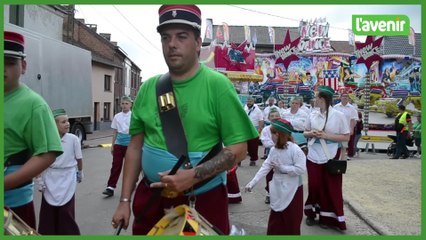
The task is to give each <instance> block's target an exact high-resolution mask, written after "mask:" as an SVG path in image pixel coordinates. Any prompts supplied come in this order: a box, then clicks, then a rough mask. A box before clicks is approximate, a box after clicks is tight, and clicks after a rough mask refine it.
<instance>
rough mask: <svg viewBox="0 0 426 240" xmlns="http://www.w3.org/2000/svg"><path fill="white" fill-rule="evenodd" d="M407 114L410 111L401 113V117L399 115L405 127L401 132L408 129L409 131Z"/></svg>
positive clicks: (400, 121)
mask: <svg viewBox="0 0 426 240" xmlns="http://www.w3.org/2000/svg"><path fill="white" fill-rule="evenodd" d="M407 114H408V112H403V113H401V114H400V115H401V117H399V123H400V124H402V125H404V127H403V128H402V129H401V132H403V131H405V130H407V131H408V126H407Z"/></svg>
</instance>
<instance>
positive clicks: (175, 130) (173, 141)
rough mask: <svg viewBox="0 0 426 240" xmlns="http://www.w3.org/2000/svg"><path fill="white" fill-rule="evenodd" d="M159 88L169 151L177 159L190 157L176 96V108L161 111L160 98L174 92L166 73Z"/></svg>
mask: <svg viewBox="0 0 426 240" xmlns="http://www.w3.org/2000/svg"><path fill="white" fill-rule="evenodd" d="M156 88H157V105H158V109H159V114H160V121H161V126H162V128H163V134H164V138H165V140H166V146H167V150H168V151H169V152H170V153H172V154H173V155H175V156H176V158H177V159H179V158H181V157H182V156H185V157H187V156H188V143H187V141H186V136H185V131H184V129H183V126H182V121H181V119H180V115H179V111H178V108H177V101H176V96H175V97H174V100H175V107H174V108H173V109H170V110H168V111H160V109H161V107H160V103H159V101H158V97H159V96H161V95H163V94H166V93H169V92H172V93H173V94H174V91H173V84H172V80H171V79H170V74H169V73H166V74H164V75H162V76H161V77H160V79H159V80H158V82H157V85H156Z"/></svg>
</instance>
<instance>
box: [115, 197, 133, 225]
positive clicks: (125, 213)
mask: <svg viewBox="0 0 426 240" xmlns="http://www.w3.org/2000/svg"><path fill="white" fill-rule="evenodd" d="M129 219H130V202H120V203H119V204H118V206H117V209H116V210H115V213H114V215H113V216H112V221H111V225H112V227H113V228H117V227H118V224H119V223H120V221H123V228H124V229H127V227H128V226H129Z"/></svg>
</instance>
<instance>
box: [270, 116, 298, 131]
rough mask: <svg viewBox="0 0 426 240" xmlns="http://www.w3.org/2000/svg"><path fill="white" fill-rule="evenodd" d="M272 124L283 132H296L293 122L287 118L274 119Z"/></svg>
mask: <svg viewBox="0 0 426 240" xmlns="http://www.w3.org/2000/svg"><path fill="white" fill-rule="evenodd" d="M271 125H272V127H274V128H275V129H277V131H279V132H282V133H286V134H291V133H292V132H294V129H293V126H292V125H291V123H290V122H289V121H287V120H284V119H282V118H279V119H276V120H273V121H272V122H271Z"/></svg>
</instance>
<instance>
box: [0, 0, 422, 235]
mask: <svg viewBox="0 0 426 240" xmlns="http://www.w3.org/2000/svg"><path fill="white" fill-rule="evenodd" d="M157 31H158V33H159V34H160V36H161V44H162V50H163V56H164V59H165V61H166V64H167V66H168V70H169V71H168V73H166V74H164V75H159V76H154V77H152V78H150V79H148V80H147V81H146V82H144V84H143V85H142V87H141V89H140V90H139V92H138V95H137V97H136V99H135V100H134V102H133V100H132V99H130V98H129V97H123V98H122V99H121V107H122V112H120V113H118V114H116V115H115V116H114V119H113V122H112V125H111V127H112V128H113V133H114V134H113V139H112V145H113V146H112V148H111V154H112V167H111V173H110V176H109V179H108V182H107V187H106V189H105V191H104V192H103V194H105V195H107V196H113V195H114V190H115V188H116V184H117V180H118V178H119V176H120V174H121V171H122V169H123V174H122V187H121V193H120V200H119V203H118V206H117V208H116V210H115V213H114V214H113V216H112V221H111V225H112V227H114V228H117V227H119V226H122V227H123V228H125V229H126V228H128V226H129V225H130V216H131V214H132V212H133V216H134V220H133V224H132V232H133V234H134V235H146V234H147V233H148V232H149V231H150V230H151V229H152V228H153V226H154V225H155V224H156V223H157V222H158V221H159V220H160V219H161V218H162V217H163V216H164V209H168V208H171V207H175V206H177V205H180V204H186V205H189V206H191V207H192V208H194V209H195V210H196V211H197V212H198V213H199V214H200V215H202V216H203V217H204V218H205V219H207V221H209V222H210V223H211V224H212V225H213V226H215V228H216V229H217V231H218V232H220V233H221V234H229V233H230V224H229V217H228V216H229V214H228V203H230V202H232V201H230V200H229V199H228V198H229V196H230V195H229V193H232V194H237V195H233V197H235V201H234V202H241V201H242V200H243V199H241V195H238V193H239V184H238V181H237V180H236V179H237V178H236V173H237V169H238V165H239V164H240V162H241V161H242V160H244V159H245V158H246V156H247V154H248V156H249V161H250V163H249V166H256V165H257V163H258V162H259V161H258V160H259V156H258V148H259V144H263V145H264V147H265V149H266V150H265V152H264V156H263V158H264V159H265V161H264V162H263V163H262V166H261V167H260V169H259V170H258V172H257V173H256V175H255V176H253V179H252V180H251V181H250V182H249V183H247V184H246V185H245V190H246V191H253V188H254V186H255V185H256V184H257V183H258V182H259V181H260V180H261V179H263V178H264V177H266V179H267V180H266V188H265V189H266V190H267V191H268V196H267V198H266V199H265V202H266V203H269V204H270V207H271V211H270V216H269V221H268V229H267V234H269V235H300V233H301V232H300V226H301V223H302V219H303V214H305V215H306V224H307V225H308V226H312V225H314V224H319V225H320V226H321V227H323V228H328V227H336V228H338V229H340V230H346V223H345V215H344V212H343V196H342V194H343V193H342V175H341V174H338V175H335V174H332V173H330V172H328V170H327V168H326V167H325V166H326V163H327V162H328V161H329V160H330V159H340V160H346V159H348V160H349V158H350V157H353V156H354V155H355V154H356V151H355V148H356V142H357V139H359V136H360V131H361V130H360V129H359V128H360V126H362V122H361V123H360V121H361V119H362V117H360V115H359V114H360V113H359V112H358V111H357V109H356V108H355V107H354V106H352V105H351V104H350V103H349V101H348V95H347V93H342V94H341V95H340V99H341V103H339V104H338V105H336V106H332V102H333V95H334V93H335V92H334V90H333V89H331V88H330V87H328V86H320V87H319V88H318V91H317V92H316V94H315V98H314V101H313V102H312V104H311V107H310V108H308V107H307V106H306V105H305V104H304V103H303V99H302V98H299V97H295V98H293V99H291V101H290V106H289V107H288V108H286V106H285V102H283V101H279V102H278V103H276V99H274V98H269V99H268V104H269V105H268V106H267V107H266V108H265V109H264V110H262V109H260V108H259V107H258V106H257V105H256V104H254V100H253V99H251V98H249V99H248V100H247V103H246V105H245V106H244V108H243V107H241V103H240V100H239V98H238V96H237V94H236V91H235V89H234V87H233V85H232V83H231V82H230V81H229V80H228V79H227V78H226V76H224V75H223V74H220V73H218V72H216V71H214V70H212V69H210V68H208V67H206V66H205V65H203V64H200V63H199V55H200V49H201V37H200V34H201V11H200V9H199V8H198V7H197V6H195V5H163V6H161V7H160V9H159V25H158V27H157ZM4 38H5V39H4V40H5V52H4V53H5V74H4V76H5V79H4V94H5V99H4V104H5V112H4V123H5V124H4V129H5V172H4V175H5V177H4V189H5V195H4V203H5V207H8V208H9V209H10V210H12V211H13V212H15V213H16V214H17V215H18V216H19V217H20V218H22V220H23V221H25V222H26V223H27V224H28V225H29V226H30V227H32V228H34V229H37V228H36V227H37V225H36V220H35V211H34V204H33V190H32V189H33V183H32V179H33V178H36V186H37V188H38V190H39V191H40V192H42V205H41V208H40V218H39V225H38V231H39V232H40V233H42V234H46V235H66V234H70V235H78V234H80V231H79V227H78V225H77V223H76V221H75V203H74V198H75V190H76V185H77V183H80V182H81V181H82V180H83V176H84V175H83V160H82V159H83V156H82V153H81V146H80V142H79V140H78V139H77V137H75V136H74V135H72V134H69V133H68V132H69V122H68V118H67V115H66V111H65V110H64V109H57V110H54V111H52V110H51V109H50V108H49V106H48V105H47V104H46V102H45V101H44V100H43V99H42V98H41V97H40V96H39V95H37V94H36V93H35V92H33V91H32V90H31V89H29V88H28V87H26V86H25V85H24V84H21V83H20V76H21V74H24V73H25V69H26V61H25V54H24V38H23V36H22V35H20V34H18V33H13V32H5V34H4ZM276 104H277V105H278V106H277V105H276ZM132 105H133V106H132ZM402 110H405V109H402ZM231 119H232V120H231ZM397 119H398V120H397V121H396V123H397V124H398V126H400V125H402V127H401V129H399V135H398V139H399V138H400V139H405V138H406V137H407V134H409V133H410V132H412V131H414V133H415V134H416V135H415V136H417V139H418V143H419V144H420V137H419V136H420V135H419V132H420V127H419V125H417V126H415V127H414V129H413V128H412V127H411V124H410V123H411V120H410V119H411V118H410V116H409V115H408V114H406V113H405V112H401V114H400V115H398V117H397ZM419 121H420V120H419ZM360 124H361V125H360ZM26 126H30V127H26ZM259 136H260V137H259ZM416 141H417V140H416ZM416 144H417V142H416ZM346 149H347V153H346ZM404 154H405V150H404V149H402V146H401V149H400V150H397V152H396V154H395V156H394V157H400V156H401V155H403V156H404ZM346 155H347V156H348V157H349V158H347V157H346ZM304 174H307V178H308V186H307V187H308V196H307V200H306V201H305V203H303V199H304V198H303V184H302V175H304ZM141 175H142V176H143V177H142V178H140V177H139V176H141ZM227 179H228V185H227ZM212 203H214V208H212V206H211V204H212ZM316 218H318V221H317V220H316ZM58 219H59V220H60V221H58Z"/></svg>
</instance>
